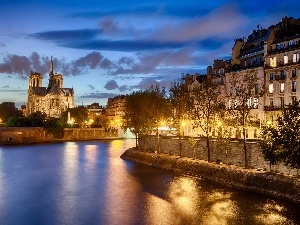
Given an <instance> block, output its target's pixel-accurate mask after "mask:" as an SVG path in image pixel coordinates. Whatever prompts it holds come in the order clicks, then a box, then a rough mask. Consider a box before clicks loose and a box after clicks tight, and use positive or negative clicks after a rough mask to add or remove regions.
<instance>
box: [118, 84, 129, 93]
mask: <svg viewBox="0 0 300 225" xmlns="http://www.w3.org/2000/svg"><path fill="white" fill-rule="evenodd" d="M130 89H131V88H128V86H127V85H121V86H120V87H119V91H120V92H125V91H128V90H130Z"/></svg>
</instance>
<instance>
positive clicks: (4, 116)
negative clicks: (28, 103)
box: [0, 102, 23, 123]
mask: <svg viewBox="0 0 300 225" xmlns="http://www.w3.org/2000/svg"><path fill="white" fill-rule="evenodd" d="M22 115H23V114H22V112H21V111H20V110H18V109H17V108H16V107H15V103H14V102H2V103H1V104H0V118H1V120H2V122H3V123H6V122H7V121H8V119H9V118H10V117H19V116H22Z"/></svg>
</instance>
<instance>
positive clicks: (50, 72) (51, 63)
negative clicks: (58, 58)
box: [49, 56, 54, 75]
mask: <svg viewBox="0 0 300 225" xmlns="http://www.w3.org/2000/svg"><path fill="white" fill-rule="evenodd" d="M53 74H54V73H53V57H52V56H51V61H50V71H49V75H53Z"/></svg>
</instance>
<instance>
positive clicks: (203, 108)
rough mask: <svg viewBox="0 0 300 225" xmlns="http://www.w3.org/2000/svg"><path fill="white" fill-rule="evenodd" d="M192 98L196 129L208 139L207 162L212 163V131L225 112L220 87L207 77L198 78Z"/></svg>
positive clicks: (192, 111) (192, 114)
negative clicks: (210, 143)
mask: <svg viewBox="0 0 300 225" xmlns="http://www.w3.org/2000/svg"><path fill="white" fill-rule="evenodd" d="M197 82H198V84H197V85H196V86H194V88H193V89H192V92H191V97H192V100H193V102H194V107H193V108H192V110H191V116H192V118H193V124H194V127H199V128H200V129H201V130H202V132H203V133H204V134H205V137H206V148H207V160H208V162H210V145H209V140H210V131H211V130H212V129H213V128H214V127H215V126H216V123H217V121H218V118H219V117H220V116H219V115H220V114H221V110H223V111H224V107H223V101H221V93H220V90H219V89H218V86H217V85H215V84H214V83H213V80H212V79H211V78H209V77H207V76H205V77H198V79H197Z"/></svg>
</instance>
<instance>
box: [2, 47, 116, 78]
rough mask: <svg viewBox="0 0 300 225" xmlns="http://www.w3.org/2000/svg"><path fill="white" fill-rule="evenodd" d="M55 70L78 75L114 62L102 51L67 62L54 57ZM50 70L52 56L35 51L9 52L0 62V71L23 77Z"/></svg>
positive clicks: (107, 66) (104, 67)
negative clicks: (25, 54)
mask: <svg viewBox="0 0 300 225" xmlns="http://www.w3.org/2000/svg"><path fill="white" fill-rule="evenodd" d="M53 64H54V71H58V72H60V73H62V74H63V75H64V76H70V75H73V76H78V75H83V74H86V73H88V72H89V70H94V69H105V70H108V69H109V68H110V67H111V66H112V64H113V63H112V62H111V61H110V60H109V59H107V58H105V57H104V56H103V55H101V53H100V52H95V51H94V52H91V53H89V54H87V55H86V56H83V57H80V58H78V59H77V60H73V61H71V62H66V61H65V60H64V59H58V58H54V59H53ZM49 70H50V58H49V57H45V56H40V55H39V54H38V53H36V52H33V53H32V54H31V55H30V56H28V57H27V56H20V55H15V54H7V55H6V56H5V57H4V58H3V63H0V73H3V74H10V75H16V76H17V77H19V78H21V79H28V76H29V74H30V72H31V71H34V72H38V73H41V74H42V75H44V74H46V73H47V72H49Z"/></svg>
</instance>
